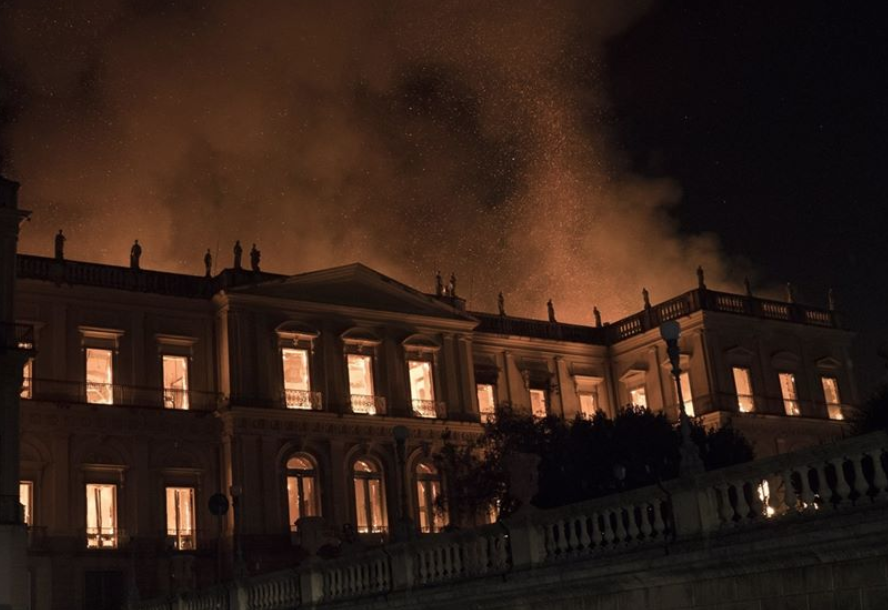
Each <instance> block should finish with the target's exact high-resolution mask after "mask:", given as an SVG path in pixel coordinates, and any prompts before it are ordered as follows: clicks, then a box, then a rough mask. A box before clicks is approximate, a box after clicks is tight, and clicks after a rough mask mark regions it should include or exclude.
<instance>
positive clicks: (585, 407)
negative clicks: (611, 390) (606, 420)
mask: <svg viewBox="0 0 888 610" xmlns="http://www.w3.org/2000/svg"><path fill="white" fill-rule="evenodd" d="M577 396H579V399H580V413H581V414H582V415H583V417H593V416H594V415H595V411H596V410H597V409H598V396H597V394H596V393H595V392H578V393H577Z"/></svg>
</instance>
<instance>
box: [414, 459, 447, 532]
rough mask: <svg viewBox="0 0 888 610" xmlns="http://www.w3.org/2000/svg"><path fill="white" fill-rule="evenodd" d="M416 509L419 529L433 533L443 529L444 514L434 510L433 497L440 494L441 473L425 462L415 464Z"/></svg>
mask: <svg viewBox="0 0 888 610" xmlns="http://www.w3.org/2000/svg"><path fill="white" fill-rule="evenodd" d="M415 474H416V510H417V512H418V513H419V531H421V532H422V533H423V534H433V533H435V532H440V531H441V530H443V529H444V525H445V522H446V515H444V514H443V513H441V512H440V511H438V510H436V507H435V499H436V498H437V497H438V496H440V495H441V475H440V473H439V472H438V469H437V468H435V467H434V466H432V465H431V464H429V463H427V462H420V463H418V464H417V465H416V473H415Z"/></svg>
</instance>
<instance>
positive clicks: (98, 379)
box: [86, 347, 114, 405]
mask: <svg viewBox="0 0 888 610" xmlns="http://www.w3.org/2000/svg"><path fill="white" fill-rule="evenodd" d="M113 354H114V352H112V351H111V350H110V349H97V348H93V347H90V348H87V350H86V402H89V403H93V404H100V405H110V404H114V355H113Z"/></svg>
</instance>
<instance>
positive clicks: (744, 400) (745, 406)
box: [731, 366, 755, 413]
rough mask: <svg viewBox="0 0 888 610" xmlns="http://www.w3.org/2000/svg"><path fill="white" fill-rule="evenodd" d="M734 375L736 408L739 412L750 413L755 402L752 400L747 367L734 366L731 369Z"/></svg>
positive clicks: (750, 382)
mask: <svg viewBox="0 0 888 610" xmlns="http://www.w3.org/2000/svg"><path fill="white" fill-rule="evenodd" d="M731 372H732V373H733V375H734V390H735V391H736V392H737V410H738V411H740V412H741V413H752V412H753V411H754V410H755V403H754V402H753V400H752V378H751V377H750V374H749V369H748V368H745V367H741V366H735V367H734V368H733V369H731Z"/></svg>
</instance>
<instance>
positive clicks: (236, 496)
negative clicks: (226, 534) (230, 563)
mask: <svg viewBox="0 0 888 610" xmlns="http://www.w3.org/2000/svg"><path fill="white" fill-rule="evenodd" d="M229 491H230V492H231V508H232V516H233V517H234V577H235V579H240V578H243V577H245V576H246V575H247V570H246V565H245V564H244V549H243V544H242V542H241V520H242V517H243V515H241V514H240V508H241V505H240V498H241V496H242V495H243V493H244V488H243V487H241V486H240V485H232V486H231V488H230V489H229Z"/></svg>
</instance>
